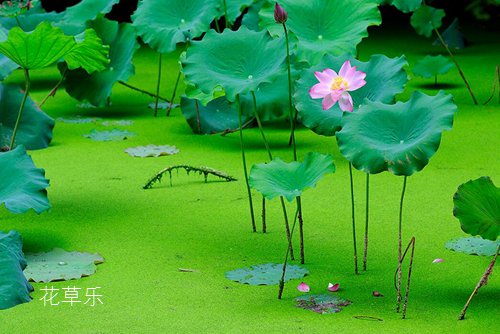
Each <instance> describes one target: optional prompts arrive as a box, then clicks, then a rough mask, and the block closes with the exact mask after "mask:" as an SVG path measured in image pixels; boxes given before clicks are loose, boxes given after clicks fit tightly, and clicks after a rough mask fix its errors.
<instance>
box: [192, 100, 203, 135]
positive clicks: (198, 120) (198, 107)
mask: <svg viewBox="0 0 500 334" xmlns="http://www.w3.org/2000/svg"><path fill="white" fill-rule="evenodd" d="M194 106H195V110H196V123H198V133H201V119H200V106H199V104H198V100H196V99H195V100H194Z"/></svg>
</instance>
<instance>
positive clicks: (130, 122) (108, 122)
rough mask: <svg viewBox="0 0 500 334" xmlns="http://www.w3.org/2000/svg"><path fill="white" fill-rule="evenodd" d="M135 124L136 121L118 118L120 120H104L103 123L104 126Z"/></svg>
mask: <svg viewBox="0 0 500 334" xmlns="http://www.w3.org/2000/svg"><path fill="white" fill-rule="evenodd" d="M132 124H134V121H129V120H126V119H122V120H118V121H104V122H102V125H104V126H130V125H132Z"/></svg>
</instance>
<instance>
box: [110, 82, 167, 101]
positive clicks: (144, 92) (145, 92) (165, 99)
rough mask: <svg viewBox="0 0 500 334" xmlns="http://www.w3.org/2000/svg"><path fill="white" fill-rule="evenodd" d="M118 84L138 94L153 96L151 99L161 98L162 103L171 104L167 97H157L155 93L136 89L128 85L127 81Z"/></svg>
mask: <svg viewBox="0 0 500 334" xmlns="http://www.w3.org/2000/svg"><path fill="white" fill-rule="evenodd" d="M118 83H119V84H120V85H122V86H124V87H127V88H130V89H132V90H135V91H136V92H139V93H142V94H146V95H148V96H151V97H154V98H159V99H160V100H162V101H165V102H168V103H171V102H170V101H169V100H168V99H167V98H166V97H162V96H160V95H156V94H153V93H150V92H148V91H145V90H142V89H140V88H137V87H134V86H132V85H130V84H128V83H126V82H125V81H118Z"/></svg>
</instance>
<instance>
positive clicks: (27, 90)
mask: <svg viewBox="0 0 500 334" xmlns="http://www.w3.org/2000/svg"><path fill="white" fill-rule="evenodd" d="M23 71H24V82H25V85H26V87H25V90H24V96H23V99H22V100H21V106H20V107H19V112H18V113H17V120H16V125H15V126H14V131H13V132H12V139H11V140H10V146H9V148H10V149H11V150H13V149H14V148H15V147H14V144H15V143H16V134H17V130H18V129H19V124H20V123H21V118H22V116H23V111H24V105H25V104H26V100H27V99H28V95H29V93H30V86H31V81H30V73H29V70H28V69H27V68H24V69H23Z"/></svg>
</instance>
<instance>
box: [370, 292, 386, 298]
mask: <svg viewBox="0 0 500 334" xmlns="http://www.w3.org/2000/svg"><path fill="white" fill-rule="evenodd" d="M372 296H373V297H384V295H383V294H381V293H380V292H378V291H373V292H372Z"/></svg>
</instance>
